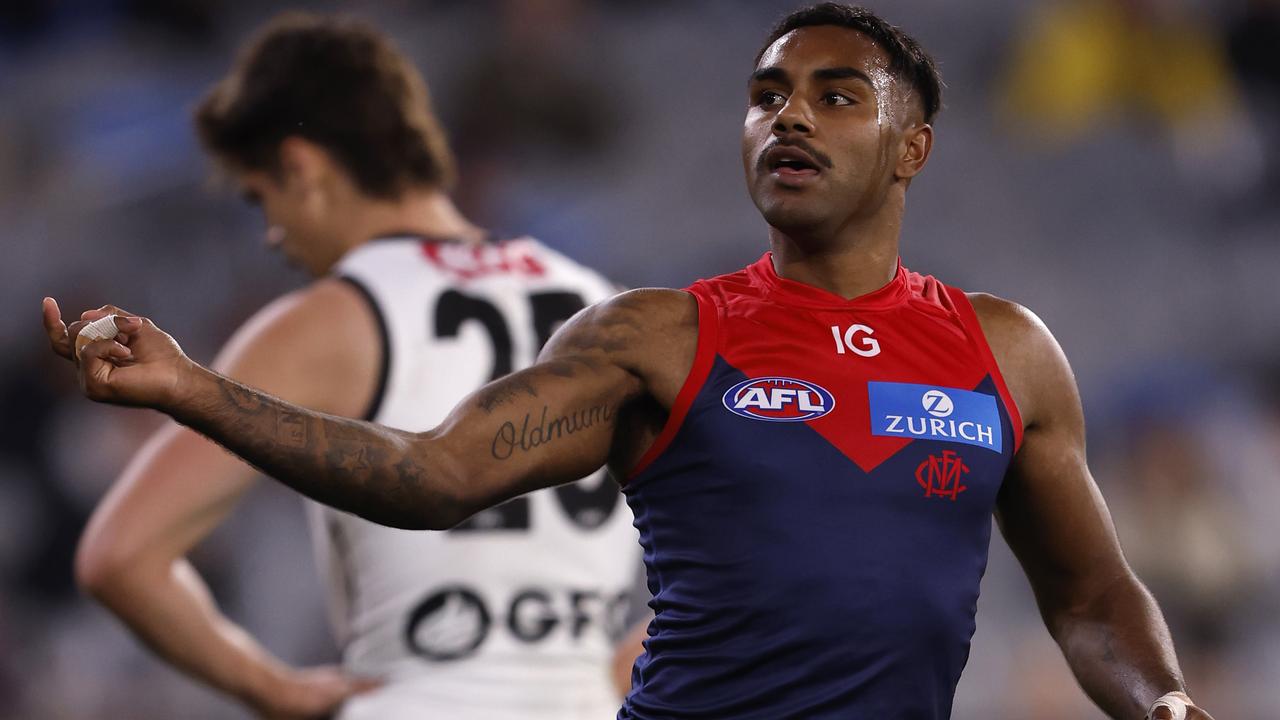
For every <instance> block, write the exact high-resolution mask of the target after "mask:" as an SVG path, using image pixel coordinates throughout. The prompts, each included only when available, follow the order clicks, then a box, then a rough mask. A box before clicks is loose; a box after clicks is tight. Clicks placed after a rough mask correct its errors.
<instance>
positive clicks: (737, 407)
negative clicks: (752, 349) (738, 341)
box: [723, 377, 836, 422]
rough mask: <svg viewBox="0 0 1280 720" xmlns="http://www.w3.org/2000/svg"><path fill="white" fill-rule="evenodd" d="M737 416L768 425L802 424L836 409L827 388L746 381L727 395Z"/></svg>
mask: <svg viewBox="0 0 1280 720" xmlns="http://www.w3.org/2000/svg"><path fill="white" fill-rule="evenodd" d="M723 402H724V406H725V408H727V409H728V410H729V412H731V413H733V414H734V415H741V416H742V417H745V418H751V419H752V420H765V421H768V422H803V421H805V420H812V419H814V418H819V417H822V416H823V415H826V414H827V413H829V412H831V411H832V410H834V409H835V406H836V399H835V397H833V396H832V395H831V393H829V392H827V391H826V390H825V389H824V388H821V387H819V386H817V385H814V384H813V383H811V382H806V381H804V380H796V379H795V378H788V377H763V378H755V379H752V380H744V381H742V382H740V383H738V384H737V385H734V386H733V387H731V388H729V390H728V391H727V392H725V394H724V399H723Z"/></svg>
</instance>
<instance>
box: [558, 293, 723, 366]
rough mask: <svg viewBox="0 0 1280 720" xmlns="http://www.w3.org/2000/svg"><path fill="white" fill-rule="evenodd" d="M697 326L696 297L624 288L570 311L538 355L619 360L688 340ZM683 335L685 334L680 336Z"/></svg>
mask: <svg viewBox="0 0 1280 720" xmlns="http://www.w3.org/2000/svg"><path fill="white" fill-rule="evenodd" d="M697 330H698V306H697V301H695V300H694V299H693V296H692V295H690V294H689V293H686V292H683V291H680V290H669V289H665V288H640V289H637V290H628V291H626V292H623V293H619V294H617V295H614V296H613V297H611V298H609V299H608V300H603V301H601V302H599V303H596V304H595V305H592V306H591V307H589V308H587V309H585V310H583V311H582V312H580V313H578V314H577V315H575V316H574V317H573V318H572V319H571V320H570V321H569V322H568V323H566V324H565V326H564V327H563V328H562V329H561V330H560V332H558V333H556V335H555V336H554V337H553V338H552V339H551V342H549V343H547V347H546V349H545V350H544V351H543V356H544V357H555V356H558V355H562V354H565V353H569V354H574V353H583V352H588V353H600V354H605V355H610V356H613V357H615V358H617V359H623V358H625V357H626V356H628V355H631V354H633V353H635V352H636V351H637V350H640V349H641V346H654V345H664V344H666V343H667V341H668V340H670V341H673V342H677V343H678V342H679V341H680V340H681V339H682V338H683V339H692V340H693V341H694V342H695V343H696V338H697ZM685 336H687V338H685Z"/></svg>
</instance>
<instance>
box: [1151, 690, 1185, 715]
mask: <svg viewBox="0 0 1280 720" xmlns="http://www.w3.org/2000/svg"><path fill="white" fill-rule="evenodd" d="M1161 707H1166V708H1169V709H1170V710H1171V711H1173V720H1187V703H1186V701H1185V700H1183V699H1182V698H1180V697H1178V696H1177V695H1174V694H1173V693H1166V694H1164V695H1161V696H1160V699H1159V700H1156V701H1155V702H1154V703H1152V704H1151V709H1150V710H1148V711H1147V719H1148V720H1150V718H1151V717H1152V716H1153V715H1154V714H1155V711H1156V708H1161Z"/></svg>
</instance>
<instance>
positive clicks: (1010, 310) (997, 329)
mask: <svg viewBox="0 0 1280 720" xmlns="http://www.w3.org/2000/svg"><path fill="white" fill-rule="evenodd" d="M966 295H967V297H968V298H969V302H970V303H972V305H973V309H974V312H975V313H976V314H977V316H978V321H979V322H980V323H981V324H982V331H983V334H984V335H986V338H987V344H988V345H990V346H991V352H992V354H993V355H995V358H996V362H997V364H999V366H1000V372H1001V374H1002V375H1004V379H1005V383H1006V384H1008V386H1009V392H1010V393H1012V395H1013V399H1014V402H1016V403H1017V404H1018V408H1019V410H1020V411H1021V413H1022V420H1023V423H1024V424H1025V425H1026V426H1027V427H1031V426H1032V425H1034V424H1036V423H1037V422H1039V421H1042V420H1044V419H1045V418H1046V415H1048V414H1050V413H1053V412H1055V410H1056V409H1059V408H1060V407H1061V405H1062V404H1064V403H1067V404H1074V405H1076V406H1078V405H1079V395H1078V392H1077V390H1076V383H1075V377H1074V376H1073V375H1072V373H1071V367H1070V365H1069V364H1068V363H1067V358H1066V355H1065V354H1064V353H1063V351H1062V348H1061V346H1059V345H1058V341H1057V339H1055V338H1054V337H1053V333H1051V332H1050V331H1049V328H1048V327H1047V326H1046V325H1045V324H1044V322H1043V321H1042V320H1041V319H1040V318H1039V317H1037V316H1036V314H1035V313H1033V312H1031V311H1030V310H1028V309H1027V308H1025V307H1023V306H1022V305H1019V304H1018V303H1015V302H1012V301H1010V300H1005V299H1004V298H1000V297H996V296H995V295H989V294H987V293H966Z"/></svg>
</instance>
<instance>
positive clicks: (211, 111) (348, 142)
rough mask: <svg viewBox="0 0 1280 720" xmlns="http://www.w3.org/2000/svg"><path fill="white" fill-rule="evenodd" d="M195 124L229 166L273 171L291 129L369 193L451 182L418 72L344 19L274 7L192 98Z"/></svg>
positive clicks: (449, 162) (363, 27)
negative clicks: (221, 73)
mask: <svg viewBox="0 0 1280 720" xmlns="http://www.w3.org/2000/svg"><path fill="white" fill-rule="evenodd" d="M195 125H196V132H197V134H198V135H199V137H200V142H201V143H202V144H203V145H204V147H205V149H206V150H208V151H209V152H210V154H212V155H213V156H214V158H215V159H216V160H217V161H218V162H219V163H221V164H223V165H225V166H226V167H228V168H229V169H231V170H233V171H243V170H265V171H271V172H277V171H278V170H279V152H278V151H279V148H280V143H281V142H282V141H283V140H284V139H285V138H287V137H301V138H304V139H306V140H309V141H311V142H313V143H315V144H317V145H319V146H321V147H323V148H324V149H325V150H327V151H328V152H329V153H330V154H331V155H332V156H333V158H334V159H335V160H336V161H337V162H338V163H339V164H340V165H341V166H342V167H343V168H344V169H345V170H346V171H347V172H348V173H349V174H350V176H351V178H352V180H353V182H354V183H355V184H356V186H357V187H358V188H359V189H360V190H361V191H362V192H364V193H365V194H367V195H369V196H372V197H377V198H381V199H395V198H397V197H399V196H400V195H401V194H403V192H404V191H405V190H408V189H410V188H412V187H421V186H429V187H435V188H440V189H444V190H448V189H450V188H451V187H452V185H453V182H454V161H453V157H452V155H451V153H450V151H449V147H448V144H447V142H446V140H445V136H444V131H443V129H442V128H441V126H440V123H439V121H438V120H437V119H436V117H435V115H434V114H433V113H432V111H431V100H430V96H429V94H428V93H427V86H426V83H425V82H424V81H423V79H422V76H421V75H420V74H419V73H418V71H417V70H416V69H415V68H414V66H413V64H412V63H411V62H410V61H409V60H408V59H407V58H405V57H404V56H403V55H402V54H401V53H400V51H399V50H398V49H396V47H395V46H394V45H393V44H392V43H391V41H390V40H389V39H388V38H387V37H386V36H384V35H383V34H382V33H380V32H378V31H377V30H376V29H374V28H373V27H372V26H370V25H368V24H366V23H364V22H361V21H359V20H355V19H351V18H345V17H325V16H321V15H313V14H309V13H299V12H289V13H284V14H282V15H279V16H277V17H276V18H275V19H273V20H272V21H271V22H269V23H268V24H267V25H266V26H265V27H263V28H262V30H261V31H259V32H258V33H257V34H256V35H255V36H254V38H253V39H252V40H251V41H250V42H249V43H248V44H247V45H246V46H245V47H244V48H243V50H242V51H241V52H240V54H239V56H238V57H237V59H236V63H235V65H234V67H233V68H232V69H231V71H230V72H229V73H228V74H227V75H226V76H225V77H224V78H223V79H222V80H221V81H219V82H218V83H217V84H216V85H215V86H214V87H213V88H212V89H211V90H210V91H209V92H208V94H206V95H205V97H204V98H203V99H202V100H201V101H200V103H199V105H198V106H197V107H196V110H195Z"/></svg>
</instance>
